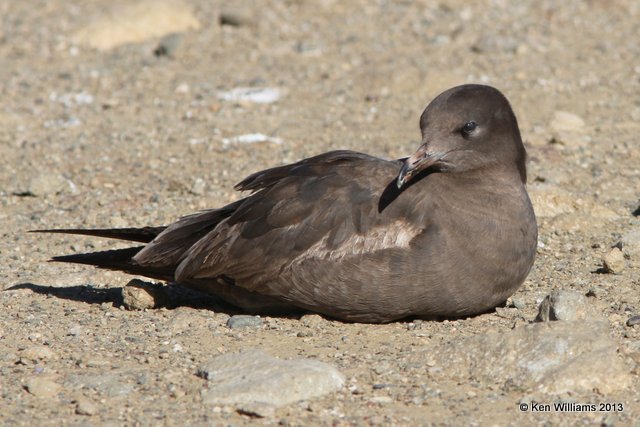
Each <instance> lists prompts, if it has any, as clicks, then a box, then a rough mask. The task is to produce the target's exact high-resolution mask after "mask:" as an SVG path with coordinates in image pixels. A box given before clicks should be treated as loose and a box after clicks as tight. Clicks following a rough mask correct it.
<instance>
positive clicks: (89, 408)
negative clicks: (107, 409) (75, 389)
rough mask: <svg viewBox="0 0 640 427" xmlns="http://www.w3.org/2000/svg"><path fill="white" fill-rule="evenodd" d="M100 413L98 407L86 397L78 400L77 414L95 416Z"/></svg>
mask: <svg viewBox="0 0 640 427" xmlns="http://www.w3.org/2000/svg"><path fill="white" fill-rule="evenodd" d="M97 413H98V406H97V405H96V404H95V403H93V402H92V401H91V400H89V399H87V398H86V397H79V398H77V399H76V414H78V415H95V414H97Z"/></svg>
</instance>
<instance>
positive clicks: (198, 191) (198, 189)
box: [189, 178, 207, 196]
mask: <svg viewBox="0 0 640 427" xmlns="http://www.w3.org/2000/svg"><path fill="white" fill-rule="evenodd" d="M206 187H207V183H206V181H205V180H204V179H202V178H196V179H195V180H194V181H193V185H192V186H191V190H189V191H191V193H192V194H195V195H197V196H202V195H203V194H204V190H205V189H206Z"/></svg>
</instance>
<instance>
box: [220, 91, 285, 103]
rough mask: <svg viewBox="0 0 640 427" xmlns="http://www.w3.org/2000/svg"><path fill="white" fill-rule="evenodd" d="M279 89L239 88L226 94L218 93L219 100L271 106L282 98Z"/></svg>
mask: <svg viewBox="0 0 640 427" xmlns="http://www.w3.org/2000/svg"><path fill="white" fill-rule="evenodd" d="M281 95H282V93H281V90H280V89H279V88H277V87H264V88H256V87H237V88H235V89H231V90H230V91H226V92H218V98H220V99H223V100H225V101H232V102H252V103H255V104H271V103H274V102H276V101H278V100H279V99H280V97H281Z"/></svg>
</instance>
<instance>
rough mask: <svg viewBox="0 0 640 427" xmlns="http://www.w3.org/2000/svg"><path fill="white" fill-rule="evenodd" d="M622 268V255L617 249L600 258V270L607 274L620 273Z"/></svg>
mask: <svg viewBox="0 0 640 427" xmlns="http://www.w3.org/2000/svg"><path fill="white" fill-rule="evenodd" d="M624 267H625V265H624V254H623V253H622V251H621V250H620V249H618V248H617V247H616V248H613V249H611V250H610V251H609V252H608V253H606V254H605V255H604V256H603V257H602V268H603V269H604V271H605V272H607V273H613V274H619V273H622V271H623V270H624Z"/></svg>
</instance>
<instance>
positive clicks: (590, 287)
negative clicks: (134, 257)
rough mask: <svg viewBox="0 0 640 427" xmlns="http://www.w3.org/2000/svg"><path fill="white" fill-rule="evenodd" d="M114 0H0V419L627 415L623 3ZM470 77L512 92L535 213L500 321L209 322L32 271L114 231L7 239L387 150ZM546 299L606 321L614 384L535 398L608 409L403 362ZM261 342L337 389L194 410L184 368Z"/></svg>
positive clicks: (122, 220)
mask: <svg viewBox="0 0 640 427" xmlns="http://www.w3.org/2000/svg"><path fill="white" fill-rule="evenodd" d="M132 3H133V2H127V1H124V0H121V1H116V2H112V1H106V0H93V1H90V2H87V1H77V0H76V1H62V0H46V1H45V0H30V1H23V2H18V1H14V2H9V1H7V2H2V3H0V94H1V98H0V158H1V159H2V160H1V162H2V163H1V164H2V168H0V204H1V210H0V218H1V219H2V223H3V224H4V226H3V228H2V239H1V240H0V287H1V288H2V289H3V291H2V292H0V305H1V309H0V377H1V378H2V381H1V382H0V396H1V398H0V399H1V400H0V424H3V425H26V424H30V425H33V424H34V423H35V424H38V425H121V424H125V425H156V424H167V425H177V424H180V425H182V424H185V423H187V424H194V425H197V424H202V425H204V424H225V425H226V424H233V425H242V424H247V423H250V422H255V417H257V416H263V417H264V418H262V419H261V420H260V421H261V422H263V423H266V424H278V423H280V424H282V425H310V424H324V425H326V424H338V425H351V424H356V425H357V424H395V425H419V424H431V423H434V424H451V425H460V424H488V423H491V424H498V425H509V424H513V425H527V424H540V425H549V423H551V424H554V425H555V424H558V425H571V424H575V423H585V422H586V423H592V424H600V423H602V424H605V425H630V424H633V423H634V422H635V423H637V422H638V421H637V420H638V419H640V414H639V409H640V405H639V403H638V399H639V398H638V396H639V395H640V381H639V378H638V372H639V371H640V368H639V366H638V364H639V363H640V345H639V343H638V338H639V337H640V326H638V325H635V326H634V325H633V324H634V323H638V322H636V321H635V320H632V321H630V322H629V323H630V324H631V325H632V326H628V324H627V323H628V320H629V319H630V318H632V317H633V316H634V315H638V314H640V293H639V292H638V287H639V286H640V249H639V248H640V184H639V178H640V166H639V165H640V160H639V159H640V144H639V141H638V134H639V131H640V102H639V99H640V44H639V43H638V34H640V4H639V3H638V2H637V1H634V0H618V1H605V0H591V1H565V2H554V1H533V0H531V1H521V2H507V1H500V0H492V1H489V0H483V1H478V2H464V1H441V2H429V1H426V0H425V1H414V2H386V1H379V2H365V1H363V0H356V1H353V2H339V1H334V0H323V1H319V2H311V1H302V0H290V1H287V2H278V1H270V0H266V1H263V2H259V4H256V2H252V1H248V0H247V1H236V2H233V4H232V5H229V6H228V7H227V6H225V5H223V4H222V2H218V1H213V2H210V1H204V0H192V1H191V0H190V1H188V2H187V3H180V2H175V1H173V2H170V1H168V0H162V1H157V2H143V3H142V5H141V6H140V5H139V6H131V4H132ZM106 17H109V18H108V19H107V18H106ZM123 28H124V29H123ZM465 82H480V83H486V84H491V85H494V86H496V87H498V88H499V89H500V90H502V91H503V92H504V93H505V94H506V96H507V97H508V98H509V99H510V101H511V102H512V105H513V107H514V110H515V112H516V114H517V116H518V118H519V121H520V127H521V130H522V133H523V138H524V140H525V144H526V146H527V149H528V153H529V165H528V166H529V191H530V194H531V196H532V200H533V201H534V206H535V209H536V213H537V216H538V221H539V226H540V238H539V240H540V245H539V252H538V256H537V260H536V264H535V266H534V268H533V270H532V272H531V274H530V275H529V277H528V279H527V281H526V282H525V283H524V285H523V286H522V287H521V288H520V289H519V290H518V292H516V294H515V295H514V296H513V299H512V301H511V306H508V307H504V308H501V309H498V310H497V311H496V312H491V313H487V314H483V315H480V316H476V317H473V318H467V319H461V320H457V321H442V322H435V321H432V322H410V321H406V322H396V323H392V324H388V325H361V324H345V323H341V322H337V321H333V320H329V319H324V318H321V317H319V316H305V317H303V318H302V319H299V318H268V317H267V318H263V319H261V320H262V321H261V322H260V321H256V322H249V323H251V325H249V326H248V327H245V328H229V327H228V326H227V321H228V319H229V315H233V314H235V313H233V312H229V310H225V309H224V307H219V306H218V305H216V302H215V301H212V300H211V298H208V297H203V296H202V295H195V294H190V293H187V292H184V291H181V290H180V289H174V288H171V289H170V292H171V295H172V301H173V302H174V304H172V306H171V307H168V308H160V309H147V310H141V311H135V310H131V311H130V310H125V309H124V308H123V307H122V298H121V294H122V288H123V287H124V285H125V284H126V283H127V281H128V280H129V277H127V276H126V275H123V274H119V273H112V272H102V271H95V270H92V269H90V268H83V267H79V266H70V265H57V264H51V263H46V262H45V261H46V260H47V259H48V258H49V257H50V256H52V255H58V254H64V253H71V252H76V251H92V250H101V249H107V248H115V247H119V246H118V245H119V244H118V243H115V244H114V243H113V242H110V241H103V240H99V239H92V238H82V237H77V236H76V237H74V236H57V235H56V236H49V235H35V234H28V233H27V230H30V229H37V228H55V227H82V226H86V227H87V226H97V227H121V226H144V225H150V224H154V225H155V224H166V223H169V222H171V221H173V220H175V219H176V218H178V217H180V216H182V215H185V214H188V213H191V212H193V211H195V210H198V209H203V208H210V207H216V206H220V205H222V204H224V203H227V202H230V201H232V200H235V199H236V198H237V197H239V195H238V194H236V193H234V192H233V191H232V186H233V184H234V183H236V182H238V181H239V180H241V179H242V178H243V177H244V176H246V175H248V174H249V173H251V172H254V171H256V170H258V169H261V168H265V167H268V166H273V165H276V164H281V163H285V162H291V161H295V160H298V159H301V158H303V157H307V156H310V155H313V154H317V153H321V152H324V151H327V150H331V149H339V148H344V149H354V150H358V151H364V152H367V153H371V154H374V155H379V156H382V157H400V156H404V155H407V154H409V153H411V152H413V150H414V149H415V148H416V147H417V142H418V140H419V131H418V128H417V123H418V118H419V116H420V113H421V112H422V109H423V108H424V107H425V106H426V104H427V103H428V102H429V101H430V100H431V99H432V98H433V97H434V96H436V95H437V94H438V93H439V92H440V91H442V90H444V89H447V88H448V87H451V86H453V85H456V84H461V83H465ZM237 88H251V89H252V91H249V92H248V95H247V94H246V93H245V96H244V97H239V98H238V92H237V91H236V92H234V89H237ZM251 96H253V98H252V97H251ZM256 96H258V99H256V98H255V97H256ZM256 100H257V101H263V102H254V101H256ZM252 134H260V135H262V136H255V135H254V136H252V137H247V136H246V135H252ZM243 135H244V137H242V136H243ZM238 137H241V138H238ZM255 139H258V140H259V141H258V142H246V141H247V140H249V141H252V140H255ZM558 289H563V290H573V291H576V292H577V293H580V294H583V295H588V299H587V300H588V301H589V304H593V305H594V307H598V312H599V313H602V314H603V315H604V317H605V318H606V320H607V321H608V322H609V324H608V326H607V329H606V331H608V335H610V337H611V338H612V339H613V340H614V341H613V342H614V343H615V346H616V348H617V354H616V355H615V358H617V359H616V360H618V362H620V363H622V364H623V365H624V367H625V368H624V369H625V371H624V373H625V375H626V377H625V378H626V379H627V380H628V383H627V384H625V385H624V386H622V385H619V386H618V385H617V384H613V383H610V384H607V383H604V384H603V388H593V389H590V390H589V391H584V390H582V391H573V392H572V391H565V392H563V393H556V394H553V393H552V394H546V395H543V396H542V397H536V398H537V399H543V400H542V401H543V402H549V403H551V402H555V401H557V400H558V399H560V400H562V399H564V400H565V401H567V400H568V401H573V402H579V403H580V402H582V403H600V402H613V403H621V404H622V405H623V408H624V410H623V411H622V412H620V411H616V412H612V411H604V412H597V411H596V412H574V413H567V412H557V411H549V412H544V413H533V412H531V411H525V412H521V411H520V410H519V405H520V404H521V403H522V402H529V401H530V400H527V399H529V398H528V397H527V396H530V395H531V394H532V393H533V392H534V391H532V390H529V389H526V388H525V389H523V388H522V387H510V386H509V384H507V383H503V384H499V383H498V384H496V383H495V382H492V381H487V380H486V379H480V380H478V379H475V378H472V377H473V375H469V376H466V377H465V376H462V377H461V376H460V375H459V372H458V370H459V366H457V365H456V364H455V363H453V362H452V363H451V364H447V363H446V362H442V363H441V364H440V365H433V363H435V362H433V363H432V362H424V363H422V362H421V360H422V359H420V357H421V355H424V354H425V349H431V348H433V349H439V350H440V351H441V352H442V353H445V354H446V350H447V348H448V347H447V345H448V344H447V343H449V342H451V343H452V347H451V348H452V349H457V350H455V351H461V352H464V351H465V350H464V348H465V347H464V346H461V345H457V344H456V343H458V344H459V343H461V342H466V341H463V340H465V339H473V337H474V336H483V335H482V334H486V333H499V334H508V333H509V332H510V331H512V330H513V329H514V327H515V328H519V327H523V328H524V327H525V326H527V323H528V322H530V321H532V320H533V319H534V318H535V317H536V313H537V307H538V304H539V303H540V302H541V301H542V299H543V298H544V297H545V296H546V295H547V294H549V293H550V292H551V291H553V290H558ZM589 321H590V320H589V319H583V320H581V321H579V322H582V323H585V322H589ZM587 324H589V323H587ZM519 330H521V331H522V330H524V329H519ZM598 330H600V329H598ZM605 335H607V333H605ZM505 336H506V335H505ZM258 348H259V349H261V350H262V351H264V352H266V353H268V354H270V355H272V356H276V357H278V358H281V359H295V358H308V359H315V360H318V361H321V362H325V363H327V364H329V365H332V366H334V367H336V368H337V369H338V370H339V371H340V372H341V373H342V374H343V375H344V377H345V384H344V386H343V387H342V388H341V389H340V390H338V391H335V392H331V393H328V394H325V395H324V396H323V397H319V398H312V399H308V400H303V401H300V402H295V403H291V404H287V405H284V406H279V407H277V408H269V409H266V410H263V409H260V408H258V409H255V408H253V409H252V408H249V409H246V408H244V409H243V408H238V407H236V406H233V405H228V404H221V405H217V404H210V403H207V402H206V401H205V400H206V399H203V396H206V393H204V392H203V391H206V390H207V388H208V387H209V385H208V383H207V380H205V379H203V378H202V377H201V376H199V375H198V372H199V369H200V368H201V367H202V366H203V365H204V364H205V363H207V362H208V361H209V360H210V359H211V358H212V357H214V356H216V355H219V354H223V353H229V352H234V351H240V350H243V349H258ZM461 349H462V350H461ZM452 351H453V350H452ZM427 353H428V352H427ZM438 356H439V357H441V356H442V354H439V355H438ZM479 357H481V355H479ZM452 359H453V358H452ZM604 362H605V363H606V362H607V361H604ZM430 365H431V366H430ZM434 368H437V369H435V370H434ZM585 369H586V370H587V372H588V369H589V367H588V366H587V367H585ZM436 370H439V371H438V372H435V371H436ZM584 375H587V376H588V374H584ZM611 381H613V380H611ZM606 390H610V391H606ZM636 425H638V424H636Z"/></svg>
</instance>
